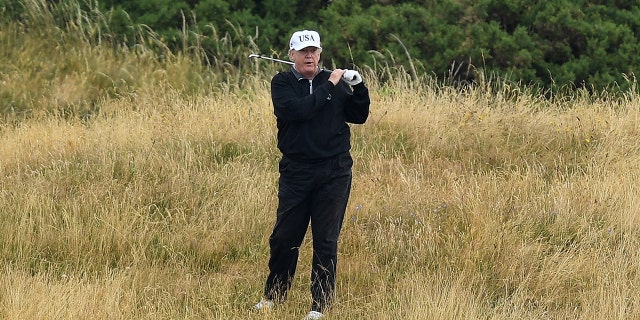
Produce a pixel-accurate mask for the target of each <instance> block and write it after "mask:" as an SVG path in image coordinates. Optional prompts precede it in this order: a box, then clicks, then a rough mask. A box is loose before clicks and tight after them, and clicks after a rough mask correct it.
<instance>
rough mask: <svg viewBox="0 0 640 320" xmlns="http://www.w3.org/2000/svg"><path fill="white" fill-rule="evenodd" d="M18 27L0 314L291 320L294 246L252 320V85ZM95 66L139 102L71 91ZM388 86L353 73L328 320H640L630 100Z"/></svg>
mask: <svg viewBox="0 0 640 320" xmlns="http://www.w3.org/2000/svg"><path fill="white" fill-rule="evenodd" d="M21 28H23V26H15V25H3V27H2V28H1V29H0V43H2V44H3V45H4V44H6V45H7V46H4V47H3V48H5V49H4V51H3V52H4V57H10V58H11V59H9V60H6V59H5V60H3V62H0V66H1V67H2V68H1V69H0V70H1V71H0V76H1V77H2V78H1V79H0V80H1V81H2V82H3V84H4V85H3V87H2V88H3V89H1V90H2V94H3V95H4V97H11V98H12V99H13V101H22V104H21V105H22V106H23V109H21V111H19V112H18V111H17V114H16V113H12V112H6V111H5V112H6V113H5V117H4V118H3V120H2V123H1V125H0V159H1V160H0V186H1V187H0V221H1V223H0V318H3V319H85V318H92V319H178V318H179V319H212V318H213V319H245V318H250V319H297V318H302V316H303V315H304V314H305V313H306V312H307V311H308V307H309V305H310V301H309V299H310V297H309V293H308V288H309V279H308V275H309V273H310V266H309V265H310V261H311V252H310V251H311V246H310V241H311V239H310V238H308V239H307V241H306V242H305V244H304V246H303V248H302V251H301V252H302V254H301V257H300V263H299V271H298V277H297V279H296V282H295V283H294V287H293V289H292V292H291V295H290V297H289V301H288V302H287V303H285V304H283V305H280V306H278V307H277V308H276V309H275V310H273V312H271V313H268V314H258V313H255V312H253V311H251V306H252V305H253V304H254V303H255V302H257V300H258V299H259V298H260V295H261V291H262V286H263V282H264V279H265V277H266V274H267V259H268V254H269V252H268V242H267V241H268V236H269V233H270V231H271V227H272V224H273V222H274V210H275V207H276V205H277V203H276V202H277V199H276V190H277V178H278V175H277V162H278V159H279V153H278V151H277V149H276V147H275V134H276V132H275V119H274V117H273V113H272V107H271V103H270V98H269V78H270V75H269V74H268V73H256V74H253V75H248V74H244V75H231V76H227V77H221V78H215V75H214V73H213V72H211V71H208V70H207V69H206V68H202V67H201V66H199V65H198V64H197V63H195V62H193V61H192V60H190V57H189V56H186V55H185V56H180V57H179V56H175V57H171V58H169V59H166V57H165V58H163V59H159V58H158V57H157V56H156V55H155V54H154V53H153V52H151V51H147V50H146V49H144V47H140V48H139V49H138V50H128V49H124V48H121V49H113V48H112V47H109V46H101V45H100V44H96V43H92V42H91V41H88V40H82V37H78V38H79V39H80V40H78V41H77V42H73V45H69V47H65V50H56V49H54V48H55V45H53V46H52V44H56V43H61V42H60V41H59V39H58V38H55V37H39V36H37V35H33V34H30V33H25V32H24V30H23V29H21ZM56 32H60V33H57V34H63V35H64V34H67V33H71V34H73V28H72V27H70V28H68V29H64V30H63V29H61V30H58V31H56ZM46 39H49V40H50V41H48V42H47V41H45V42H44V43H43V41H44V40H46ZM37 48H45V49H48V51H47V52H49V54H48V56H49V57H50V59H43V56H42V54H38V53H37V52H38V50H37ZM73 48H75V49H73ZM72 49H73V50H72ZM61 64H62V65H64V66H66V67H65V68H61V67H60V65H61ZM104 69H109V70H114V71H113V73H112V74H111V75H110V76H109V77H110V78H112V79H115V80H114V83H122V84H124V83H132V84H135V85H131V86H124V85H123V86H121V87H120V86H116V87H117V88H118V90H120V91H117V92H116V93H117V94H113V92H112V93H109V92H106V93H105V92H101V91H99V90H98V91H94V93H87V91H88V90H89V91H91V88H95V87H98V88H107V87H109V86H102V85H100V84H97V85H96V84H95V83H94V82H93V81H94V80H95V79H97V78H99V77H101V75H100V72H102V71H101V70H104ZM125 71H126V72H125ZM51 72H53V73H54V75H51ZM102 73H104V72H102ZM129 76H130V77H131V78H127V77H129ZM386 77H387V78H388V81H386V82H384V83H382V82H380V81H379V80H378V79H377V77H376V76H375V75H374V74H373V73H371V72H369V71H365V79H366V81H367V83H368V85H369V87H370V90H371V98H372V109H371V116H370V119H369V121H368V123H367V124H365V125H363V126H353V127H352V130H353V139H352V142H353V150H352V153H353V155H354V158H355V166H354V184H353V192H352V197H351V199H350V203H349V206H348V209H347V216H346V219H345V225H344V229H343V232H342V237H341V243H340V258H339V259H340V263H339V274H338V279H337V281H338V283H337V289H338V290H337V299H336V305H335V307H334V308H333V309H332V310H330V311H329V312H328V314H327V316H328V318H329V319H363V318H377V319H513V318H517V319H633V318H638V317H640V305H639V303H640V299H639V298H638V297H640V292H639V289H638V284H639V283H640V279H639V272H638V266H639V265H640V256H639V254H638V250H637V248H638V246H639V244H640V228H639V225H640V215H639V209H638V208H640V203H639V201H638V200H637V199H638V196H639V193H640V190H639V188H638V187H637V186H636V185H637V183H636V181H638V178H639V176H640V174H639V173H640V169H639V168H640V163H639V162H640V160H639V159H640V142H638V141H639V139H640V130H639V129H638V125H637V124H638V120H639V117H640V111H639V110H638V106H639V105H640V97H639V96H638V95H637V94H635V93H633V92H631V93H629V94H627V95H625V96H623V97H621V98H614V97H608V96H607V95H606V93H603V94H600V95H598V96H592V95H588V94H585V93H581V92H578V93H575V94H573V95H569V96H562V97H554V98H552V99H546V98H543V97H540V96H538V95H536V94H533V93H531V92H530V91H528V90H527V89H522V88H516V87H513V86H511V85H509V84H508V83H502V84H499V85H498V86H493V85H488V84H487V83H484V84H482V83H481V85H480V86H478V87H475V88H471V89H469V90H464V91H459V90H455V89H452V88H450V87H447V86H443V85H441V84H437V83H434V82H431V81H430V80H429V79H427V78H423V79H419V80H420V81H416V80H415V79H413V78H410V77H408V76H407V75H402V73H397V74H396V73H394V72H393V71H391V70H389V71H388V73H387V74H386ZM204 78H207V79H210V80H207V81H202V82H198V80H194V79H204ZM123 79H125V80H123ZM126 79H129V80H126ZM212 79H218V80H219V81H218V82H216V81H213V80H212ZM223 79H225V80H223ZM234 79H235V80H234ZM190 80H192V81H196V82H197V83H198V85H197V86H193V85H190V82H189V81H190ZM87 94H91V96H86V95H87ZM20 99H23V100H20ZM9 100H11V99H9ZM9 100H7V99H5V100H3V101H9ZM85 107H87V108H85ZM89 107H90V108H89Z"/></svg>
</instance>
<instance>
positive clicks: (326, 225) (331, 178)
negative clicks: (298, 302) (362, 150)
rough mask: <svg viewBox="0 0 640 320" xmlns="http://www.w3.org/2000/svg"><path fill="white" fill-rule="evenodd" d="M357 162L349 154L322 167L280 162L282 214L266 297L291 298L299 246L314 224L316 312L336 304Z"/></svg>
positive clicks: (278, 219)
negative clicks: (341, 245)
mask: <svg viewBox="0 0 640 320" xmlns="http://www.w3.org/2000/svg"><path fill="white" fill-rule="evenodd" d="M352 165H353V160H352V158H351V155H350V154H349V153H348V152H347V153H344V154H341V155H339V156H336V157H334V158H331V159H328V160H324V161H322V162H319V163H313V164H309V163H303V162H297V161H293V160H292V159H289V158H287V157H283V158H282V160H280V165H279V170H280V179H279V188H278V201H279V203H278V211H277V216H276V222H275V226H274V227H273V232H272V234H271V237H270V238H269V246H270V249H271V256H270V258H269V276H268V278H267V281H266V285H265V292H264V293H265V297H266V298H267V299H270V300H274V301H282V300H284V299H286V297H287V292H288V291H289V289H290V288H291V284H292V281H293V278H294V275H295V272H296V265H297V263H298V255H299V249H300V245H301V244H302V241H303V239H304V236H305V234H306V232H307V228H308V226H309V222H311V233H312V237H313V265H312V268H311V296H312V298H313V303H312V306H311V309H312V310H315V311H319V312H323V311H324V310H326V309H327V308H328V307H329V306H330V304H331V301H332V300H333V295H334V288H335V281H336V268H337V264H338V237H339V235H340V230H341V229H342V222H343V220H344V214H345V210H346V207H347V201H348V199H349V194H350V192H351V178H352V174H351V167H352Z"/></svg>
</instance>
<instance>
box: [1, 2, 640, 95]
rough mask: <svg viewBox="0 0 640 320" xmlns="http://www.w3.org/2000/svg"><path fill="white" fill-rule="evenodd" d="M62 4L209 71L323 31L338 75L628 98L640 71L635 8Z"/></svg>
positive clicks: (16, 14) (277, 51)
mask: <svg viewBox="0 0 640 320" xmlns="http://www.w3.org/2000/svg"><path fill="white" fill-rule="evenodd" d="M28 1H32V2H33V1H36V2H37V0H27V2H28ZM23 2H24V1H17V0H0V13H1V14H2V19H13V20H20V19H24V17H23V16H22V13H23V6H22V3H23ZM43 2H44V1H43ZM64 2H75V3H77V4H78V5H79V6H80V7H82V8H83V10H87V12H95V11H99V12H101V13H102V15H104V17H105V18H104V23H105V28H107V29H108V30H110V32H111V34H112V35H113V38H114V43H117V44H126V45H134V44H137V43H139V42H140V41H141V38H144V36H141V34H142V33H141V30H147V31H149V30H152V31H153V32H154V34H156V35H157V36H158V37H159V38H160V39H162V41H163V42H164V43H166V44H167V46H168V47H169V48H170V50H174V51H184V50H188V49H189V48H193V47H194V46H195V44H197V48H198V50H199V53H200V54H201V55H202V60H203V62H205V63H212V61H216V62H220V61H224V62H225V63H228V64H231V65H235V66H242V64H243V63H244V62H243V61H242V60H243V59H246V56H244V55H242V56H241V55H240V54H239V52H246V51H247V50H249V51H252V52H254V53H261V54H266V55H270V56H274V57H280V58H282V57H286V51H287V41H288V38H289V35H290V34H291V33H292V32H293V31H295V30H298V29H303V28H305V29H315V30H318V31H319V32H320V34H321V37H322V42H323V46H324V48H323V50H324V52H323V59H324V64H325V65H327V66H329V67H332V66H337V67H343V68H354V67H359V68H364V67H370V68H373V69H375V66H386V67H389V66H390V67H394V68H398V67H399V68H404V69H405V70H407V72H409V73H412V75H417V74H425V73H427V74H432V75H434V76H436V77H438V78H442V79H447V78H457V79H459V80H473V78H474V77H477V76H478V75H479V74H481V75H483V76H485V77H486V76H496V77H500V78H501V79H508V81H513V82H516V83H518V84H523V85H534V86H539V87H542V88H553V87H558V86H562V87H571V88H586V89H588V90H591V91H599V90H621V89H622V90H626V89H628V87H629V86H630V85H631V84H632V83H633V82H634V81H630V79H634V74H635V73H636V72H637V70H638V69H639V67H640V55H638V53H639V52H640V19H639V17H640V5H639V4H638V2H637V1H631V0H551V1H540V0H534V1H531V0H474V1H471V0H443V1H434V0H422V1H393V0H386V1H385V0H377V1H374V0H333V1H322V0H310V1H285V0H264V1H257V0H229V1H224V0H126V1H125V0H101V1H97V0H95V1H77V0H73V1H71V0H60V1H53V2H51V1H50V2H49V3H50V4H60V3H64ZM61 23H64V21H61ZM230 43H233V46H231V45H230ZM223 47H224V48H226V49H224V50H223ZM230 48H235V49H233V50H229V49H230ZM467 71H471V72H467Z"/></svg>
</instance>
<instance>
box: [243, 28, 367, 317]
mask: <svg viewBox="0 0 640 320" xmlns="http://www.w3.org/2000/svg"><path fill="white" fill-rule="evenodd" d="M321 52H322V46H321V45H320V35H319V34H318V33H317V32H315V31H309V30H303V31H297V32H295V33H293V35H292V36H291V40H290V43H289V59H290V60H291V61H293V63H294V64H293V66H292V68H291V70H289V71H286V72H280V73H278V74H277V75H275V76H274V77H273V79H272V80H271V99H272V101H273V107H274V113H275V116H276V122H277V128H278V149H280V151H281V152H282V158H281V160H280V163H279V172H280V178H279V181H278V183H279V186H278V209H277V212H276V221H275V225H274V227H273V232H272V234H271V236H270V238H269V246H270V250H271V256H270V258H269V276H268V277H267V280H266V284H265V289H264V298H263V299H262V300H261V301H260V302H259V303H258V304H257V305H256V306H255V308H256V309H258V310H263V309H267V308H272V307H273V306H274V303H278V302H282V301H284V300H285V299H286V297H287V292H288V291H289V289H290V288H291V284H292V281H293V278H294V275H295V272H296V265H297V262H298V254H299V249H300V245H301V244H302V241H303V239H304V236H305V234H306V232H307V228H308V226H309V222H311V233H312V237H313V265H312V269H311V296H312V299H313V302H312V304H311V311H310V312H309V314H308V315H307V317H306V318H305V319H320V318H322V316H323V312H325V311H326V310H327V309H328V308H329V307H330V305H331V302H332V299H333V296H334V289H335V282H336V267H337V263H338V259H337V256H338V237H339V235H340V230H341V228H342V221H343V218H344V214H345V210H346V207H347V201H348V199H349V194H350V191H351V167H352V165H353V160H352V158H351V154H350V149H351V142H350V137H351V132H350V128H349V125H348V123H354V124H362V123H364V122H365V121H366V120H367V117H368V115H369V105H370V99H369V90H368V89H367V87H366V86H365V84H364V83H363V82H362V77H361V76H360V74H359V73H358V72H357V71H353V70H344V69H336V70H333V71H328V70H323V69H321V68H319V67H318V62H319V61H320V54H321Z"/></svg>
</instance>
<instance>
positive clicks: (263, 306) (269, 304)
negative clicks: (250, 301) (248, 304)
mask: <svg viewBox="0 0 640 320" xmlns="http://www.w3.org/2000/svg"><path fill="white" fill-rule="evenodd" d="M273 306H274V303H273V301H271V300H265V299H262V300H260V302H258V303H257V304H256V305H255V306H254V307H253V309H255V310H256V311H269V310H271V309H273Z"/></svg>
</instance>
